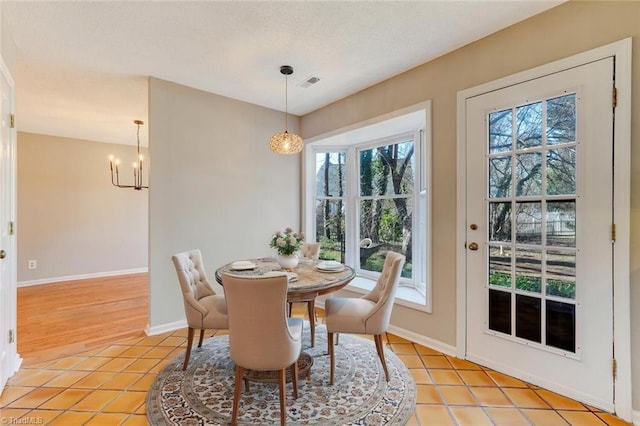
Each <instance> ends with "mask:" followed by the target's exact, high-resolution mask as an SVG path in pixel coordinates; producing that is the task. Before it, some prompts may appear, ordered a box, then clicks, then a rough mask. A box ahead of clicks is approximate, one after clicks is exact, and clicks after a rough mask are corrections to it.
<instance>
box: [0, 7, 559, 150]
mask: <svg viewBox="0 0 640 426" xmlns="http://www.w3.org/2000/svg"><path fill="white" fill-rule="evenodd" d="M562 1H564V0H553V1H546V0H533V1H524V0H520V1H515V0H514V1H496V0H484V1H480V0H476V1H451V0H450V1H360V2H354V1H284V2H275V1H258V2H256V1H196V2H190V1H171V2H166V1H120V2H119V1H92V2H87V1H71V2H61V1H53V2H52V1H46V2H33V1H6V0H3V1H2V5H1V7H2V10H3V13H4V14H5V15H6V18H7V20H6V23H8V24H9V27H10V29H11V31H12V32H13V35H14V38H15V43H16V45H17V70H16V72H15V74H16V75H14V78H15V80H16V104H17V107H16V108H17V123H18V129H19V130H20V131H26V132H34V133H44V134H51V135H56V136H65V137H72V138H79V139H87V140H95V141H101V142H112V143H123V144H135V125H134V124H133V120H134V119H142V120H144V121H146V120H147V77H148V76H154V77H158V78H161V79H165V80H170V81H173V82H176V83H180V84H183V85H186V86H190V87H194V88H197V89H202V90H205V91H208V92H212V93H217V94H220V95H224V96H228V97H230V98H235V99H239V100H242V101H246V102H251V103H254V104H257V105H262V106H265V107H268V108H273V109H277V110H284V85H285V78H284V77H283V76H282V74H280V72H279V68H280V65H285V64H286V65H291V66H293V67H294V74H293V75H291V76H290V77H289V86H288V88H289V105H288V108H289V112H290V113H293V114H296V115H303V114H306V113H308V112H311V111H313V110H315V109H318V108H320V107H322V106H324V105H327V104H329V103H331V102H334V101H336V100H338V99H340V98H343V97H345V96H348V95H350V94H352V93H355V92H357V91H360V90H362V89H364V88H366V87H369V86H371V85H373V84H376V83H378V82H380V81H382V80H385V79H387V78H389V77H391V76H394V75H396V74H399V73H402V72H404V71H406V70H408V69H411V68H413V67H415V66H417V65H419V64H422V63H424V62H427V61H429V60H431V59H434V58H436V57H438V56H441V55H443V54H445V53H447V52H450V51H452V50H455V49H456V48H459V47H461V46H463V45H465V44H468V43H470V42H472V41H474V40H477V39H480V38H482V37H484V36H486V35H489V34H491V33H493V32H496V31H498V30H500V29H502V28H505V27H507V26H510V25H512V24H514V23H516V22H518V21H521V20H523V19H526V18H527V17H529V16H532V15H535V14H537V13H540V12H542V11H544V10H546V9H549V8H551V7H554V6H556V5H558V4H559V3H561V2H562ZM310 76H317V77H319V78H320V81H319V82H318V83H317V84H315V85H313V86H311V87H309V88H301V87H298V86H297V84H299V83H300V82H302V81H304V80H306V79H307V78H308V77H310ZM145 124H146V123H145ZM146 135H147V133H146V126H144V127H143V128H142V129H141V140H142V143H143V145H144V144H146Z"/></svg>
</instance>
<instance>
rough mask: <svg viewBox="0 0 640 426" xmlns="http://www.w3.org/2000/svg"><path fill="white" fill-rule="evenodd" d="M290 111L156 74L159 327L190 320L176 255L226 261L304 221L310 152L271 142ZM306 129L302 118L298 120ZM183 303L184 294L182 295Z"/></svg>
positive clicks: (152, 131) (153, 127)
mask: <svg viewBox="0 0 640 426" xmlns="http://www.w3.org/2000/svg"><path fill="white" fill-rule="evenodd" d="M283 118H284V116H283V113H282V112H278V111H274V110H270V109H267V108H262V107H259V106H256V105H252V104H248V103H245V102H240V101H236V100H232V99H229V98H225V97H223V96H219V95H214V94H211V93H206V92H202V91H199V90H195V89H191V88H188V87H184V86H180V85H177V84H174V83H171V82H168V81H163V80H159V79H155V78H151V79H150V82H149V122H150V128H149V141H150V142H149V148H150V155H151V163H152V164H153V173H152V175H151V190H150V192H149V196H150V200H149V201H150V204H149V209H150V219H149V224H150V231H149V244H150V248H149V250H150V252H149V253H150V254H149V273H150V281H151V283H150V285H151V308H150V319H149V323H150V325H151V327H152V331H153V327H161V326H163V325H166V324H169V323H172V322H175V321H179V320H182V319H184V309H183V307H182V302H181V300H182V296H181V294H180V292H179V289H178V281H177V278H176V273H175V270H174V269H173V264H172V263H171V255H173V254H175V253H177V252H181V251H184V250H190V249H195V248H199V249H201V250H202V254H203V258H204V264H205V267H206V270H207V272H208V275H209V278H210V280H211V281H214V280H213V272H214V270H215V269H216V268H217V267H218V266H222V265H223V264H224V263H226V262H230V261H233V260H237V259H246V258H250V257H259V256H267V255H271V254H272V251H271V249H270V248H269V245H268V243H269V239H270V237H271V233H272V232H273V231H275V230H277V229H283V228H284V227H286V226H292V227H294V228H297V227H298V226H299V224H300V196H299V193H300V181H299V179H300V158H299V157H300V156H299V155H293V156H290V155H288V156H284V155H278V154H274V153H273V152H271V151H270V150H269V144H268V141H269V138H270V137H271V135H272V134H273V133H275V132H280V131H282V130H283V129H282V125H283ZM289 125H290V128H289V130H292V131H297V127H298V119H297V118H295V117H292V119H291V120H289ZM176 301H180V302H179V303H176Z"/></svg>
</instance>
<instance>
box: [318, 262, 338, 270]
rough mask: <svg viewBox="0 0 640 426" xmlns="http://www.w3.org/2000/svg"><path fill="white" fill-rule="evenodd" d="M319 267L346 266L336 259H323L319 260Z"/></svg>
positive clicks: (333, 267)
mask: <svg viewBox="0 0 640 426" xmlns="http://www.w3.org/2000/svg"><path fill="white" fill-rule="evenodd" d="M317 266H318V269H341V268H344V265H343V264H342V263H340V262H336V261H335V260H323V261H321V262H318V265H317Z"/></svg>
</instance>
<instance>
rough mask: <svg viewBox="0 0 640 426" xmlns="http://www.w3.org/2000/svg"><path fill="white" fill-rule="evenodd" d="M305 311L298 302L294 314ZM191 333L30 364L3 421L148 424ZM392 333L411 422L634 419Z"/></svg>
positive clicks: (8, 392)
mask: <svg viewBox="0 0 640 426" xmlns="http://www.w3.org/2000/svg"><path fill="white" fill-rule="evenodd" d="M303 312H304V306H300V307H298V306H297V305H296V308H295V310H294V315H300V316H301V315H303ZM319 315H320V321H322V312H321V311H319ZM186 334H187V333H186V329H184V330H179V331H175V332H172V333H165V334H162V335H159V336H141V337H139V338H134V339H129V340H126V341H122V342H117V343H113V344H110V345H107V346H105V347H104V348H101V349H98V350H93V351H89V352H84V353H80V354H77V355H73V356H68V357H65V358H61V359H57V360H53V361H48V362H43V363H40V364H38V365H33V366H28V367H23V368H22V369H21V370H20V371H19V372H18V373H17V374H16V375H15V376H14V377H12V378H11V379H10V380H9V382H8V385H7V387H6V388H5V390H4V392H3V393H2V395H1V396H0V424H3V425H4V424H47V425H62V426H75V425H98V426H106V425H146V424H147V420H146V416H145V397H146V394H147V390H148V389H149V387H150V386H151V384H152V382H153V380H154V379H155V377H156V375H157V374H158V372H159V371H160V370H161V369H162V368H163V367H164V366H165V365H166V364H167V363H168V362H169V361H170V360H171V359H173V358H174V357H175V356H176V355H178V354H179V353H181V352H183V351H184V350H185V344H186ZM388 337H389V339H388V340H389V341H388V342H387V349H391V350H393V351H394V352H395V354H396V355H397V356H398V357H399V358H400V359H401V360H402V361H403V362H404V363H405V365H406V366H407V368H408V369H409V371H410V372H411V374H412V375H413V378H414V380H415V383H416V388H417V405H416V410H415V413H414V415H413V416H412V417H411V419H410V420H409V422H408V423H407V424H408V425H438V426H440V425H474V426H475V425H491V424H495V425H531V424H534V425H554V426H555V425H569V424H570V425H580V426H588V425H600V426H602V425H605V424H607V425H629V424H628V423H626V422H624V421H622V420H621V419H619V418H617V417H615V416H613V415H611V414H608V413H605V412H602V411H600V410H598V409H595V408H592V407H589V406H586V405H584V404H582V403H579V402H577V401H574V400H571V399H568V398H565V397H563V396H561V395H558V394H556V393H553V392H550V391H548V390H545V389H542V388H540V387H538V386H534V385H531V384H528V383H525V382H522V381H520V380H518V379H514V378H513V377H509V376H505V375H504V374H501V373H498V372H496V371H492V370H490V369H487V368H484V367H481V366H479V365H477V364H473V363H470V362H468V361H464V360H460V359H457V358H454V357H449V356H446V355H444V354H442V353H440V352H437V351H434V350H432V349H429V348H427V347H424V346H421V345H419V344H416V343H413V342H410V341H408V340H405V339H402V338H400V337H397V336H394V335H391V334H390V335H389V336H388Z"/></svg>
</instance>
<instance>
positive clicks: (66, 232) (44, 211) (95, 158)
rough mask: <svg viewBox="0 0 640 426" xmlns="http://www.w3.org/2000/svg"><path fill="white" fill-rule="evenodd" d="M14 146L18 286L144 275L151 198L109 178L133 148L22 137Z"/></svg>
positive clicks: (27, 135)
mask: <svg viewBox="0 0 640 426" xmlns="http://www.w3.org/2000/svg"><path fill="white" fill-rule="evenodd" d="M17 146H18V153H17V156H18V188H17V208H18V219H17V235H18V283H20V282H24V281H33V280H46V279H54V278H60V277H68V276H74V275H84V274H97V273H105V272H113V271H122V270H129V269H137V268H146V267H147V253H148V251H147V250H148V249H147V246H148V238H147V231H148V193H147V192H146V191H135V190H133V189H119V188H115V187H114V186H112V185H111V180H110V174H109V162H108V157H109V154H113V155H115V156H116V157H118V158H121V159H123V162H124V164H128V160H127V161H124V160H126V159H128V158H131V161H133V160H135V157H136V152H135V147H133V146H129V145H120V144H107V143H98V142H91V141H83V140H77V139H68V138H61V137H54V136H45V135H39V134H33V133H22V132H20V133H18V143H17ZM127 171H129V168H127ZM125 179H126V180H125ZM132 180H133V176H131V177H129V175H128V174H127V175H126V177H125V176H124V175H123V179H122V182H123V183H126V182H129V181H132ZM29 259H34V260H36V261H37V269H35V270H29V269H27V261H28V260H29Z"/></svg>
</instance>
